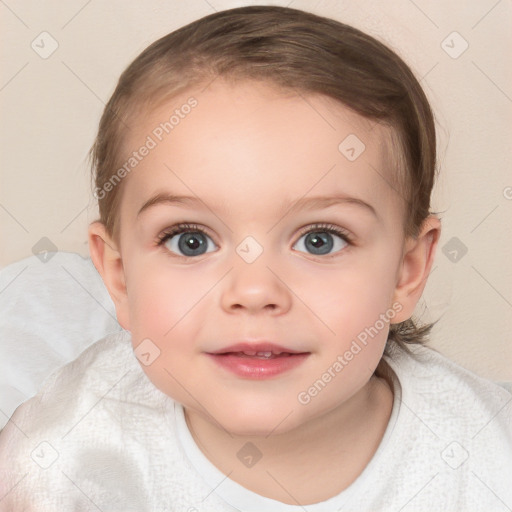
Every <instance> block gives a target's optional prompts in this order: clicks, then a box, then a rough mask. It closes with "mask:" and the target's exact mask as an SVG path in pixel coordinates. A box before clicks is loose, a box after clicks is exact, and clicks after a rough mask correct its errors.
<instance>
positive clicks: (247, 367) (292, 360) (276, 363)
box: [208, 353, 309, 380]
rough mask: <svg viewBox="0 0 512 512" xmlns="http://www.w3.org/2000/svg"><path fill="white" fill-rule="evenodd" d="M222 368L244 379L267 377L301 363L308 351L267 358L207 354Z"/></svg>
mask: <svg viewBox="0 0 512 512" xmlns="http://www.w3.org/2000/svg"><path fill="white" fill-rule="evenodd" d="M208 355H209V356H210V357H211V358H212V360H213V361H214V362H215V363H217V364H218V365H219V366H221V367H222V368H224V369H226V370H229V371H230V372H232V373H234V374H235V375H238V376H239V377H243V378H246V379H256V380H257V379H268V378H270V377H274V376H276V375H280V374H282V373H285V372H287V371H290V370H292V369H293V368H296V367H297V366H299V365H301V364H302V363H303V362H304V361H305V360H306V358H307V357H308V356H309V353H303V354H290V355H289V356H278V357H274V358H269V359H261V358H258V357H250V356H239V355H237V354H208Z"/></svg>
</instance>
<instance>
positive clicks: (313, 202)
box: [137, 192, 379, 218]
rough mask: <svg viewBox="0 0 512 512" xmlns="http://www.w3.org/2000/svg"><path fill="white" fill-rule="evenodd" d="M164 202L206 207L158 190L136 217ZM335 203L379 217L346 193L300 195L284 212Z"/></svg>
mask: <svg viewBox="0 0 512 512" xmlns="http://www.w3.org/2000/svg"><path fill="white" fill-rule="evenodd" d="M159 204H166V205H169V206H174V205H181V206H187V207H188V206H192V205H198V204H201V205H202V206H203V207H205V208H207V206H206V204H205V203H204V202H203V201H201V199H199V198H198V197H194V196H177V195H173V194H170V193H167V192H160V193H158V194H156V195H154V196H153V197H151V198H150V199H148V200H147V201H146V202H145V203H144V204H143V205H142V207H141V209H140V210H139V212H138V213H137V217H139V215H140V214H141V213H142V212H144V211H145V210H147V209H149V208H151V207H153V206H156V205H159ZM337 204H351V205H355V206H359V207H361V208H364V209H365V210H367V211H368V212H370V213H371V214H373V215H374V216H375V217H377V218H379V216H378V214H377V212H376V210H375V208H374V207H373V206H372V205H371V204H369V203H367V202H365V201H363V200H362V199H358V198H356V197H351V196H346V195H335V196H329V197H326V196H317V197H301V198H300V199H298V200H297V201H294V202H293V203H291V204H290V205H289V206H288V209H286V213H290V212H294V211H296V210H300V209H306V210H315V209H321V208H328V207H329V206H333V205H337Z"/></svg>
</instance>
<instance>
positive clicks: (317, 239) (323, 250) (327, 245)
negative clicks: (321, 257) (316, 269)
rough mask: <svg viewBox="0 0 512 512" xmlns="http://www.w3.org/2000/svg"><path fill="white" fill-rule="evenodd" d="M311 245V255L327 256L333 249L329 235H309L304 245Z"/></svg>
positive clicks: (322, 233)
mask: <svg viewBox="0 0 512 512" xmlns="http://www.w3.org/2000/svg"><path fill="white" fill-rule="evenodd" d="M308 242H309V243H311V245H312V248H311V249H312V250H311V252H312V253H313V254H328V253H329V252H330V251H331V249H332V248H333V245H334V244H333V241H332V237H331V236H330V234H329V233H324V232H321V233H320V232H318V233H309V234H308V235H307V237H306V244H307V243H308Z"/></svg>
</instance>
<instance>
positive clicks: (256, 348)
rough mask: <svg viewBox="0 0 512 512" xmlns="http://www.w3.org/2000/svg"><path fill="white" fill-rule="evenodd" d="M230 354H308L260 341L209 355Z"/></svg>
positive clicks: (238, 344)
mask: <svg viewBox="0 0 512 512" xmlns="http://www.w3.org/2000/svg"><path fill="white" fill-rule="evenodd" d="M230 352H235V353H236V352H244V353H246V354H253V353H254V354H256V353H258V352H272V354H276V355H277V354H282V353H286V354H304V353H306V352H305V351H304V350H293V349H291V348H287V347H284V346H282V345H278V344H277V343H272V342H269V341H260V342H242V343H235V344H233V345H229V346H228V347H224V348H221V349H219V350H214V351H212V352H209V354H214V355H219V354H228V353H230Z"/></svg>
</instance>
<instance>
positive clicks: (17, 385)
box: [0, 251, 121, 429]
mask: <svg viewBox="0 0 512 512" xmlns="http://www.w3.org/2000/svg"><path fill="white" fill-rule="evenodd" d="M120 330H121V327H120V325H119V324H118V323H117V320H116V315H115V309H114V305H113V303H112V301H111V299H110V296H109V295H108V292H107V290H106V288H105V286H104V284H103V281H102V280H101V277H100V275H99V274H98V272H97V271H96V269H95V268H94V265H93V264H92V261H91V260H90V258H82V257H81V256H80V255H78V254H74V253H67V252H62V251H59V252H55V253H47V254H46V255H45V257H44V258H43V257H41V258H40V257H39V256H31V257H29V258H25V259H23V260H21V261H18V262H16V263H13V264H11V265H8V266H7V267H4V268H3V269H1V270H0V429H1V428H3V427H4V425H5V424H6V423H7V420H8V419H9V417H10V416H11V414H12V413H13V412H14V410H15V409H16V407H17V406H18V405H20V404H21V403H22V402H24V401H25V400H27V399H28V398H30V397H31V396H33V395H35V394H36V392H37V390H38V389H39V387H40V386H41V384H42V382H43V381H44V379H45V378H47V377H48V376H49V375H50V374H51V373H52V372H53V371H54V370H56V369H57V368H59V367H60V366H62V365H64V364H66V363H67V362H69V361H71V360H73V359H75V357H77V356H78V355H79V354H80V353H81V352H82V351H83V350H84V349H85V348H87V347H88V346H89V345H91V344H92V343H93V342H95V341H97V340H98V339H100V338H102V337H103V336H105V335H106V334H108V333H111V332H116V331H120Z"/></svg>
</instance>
